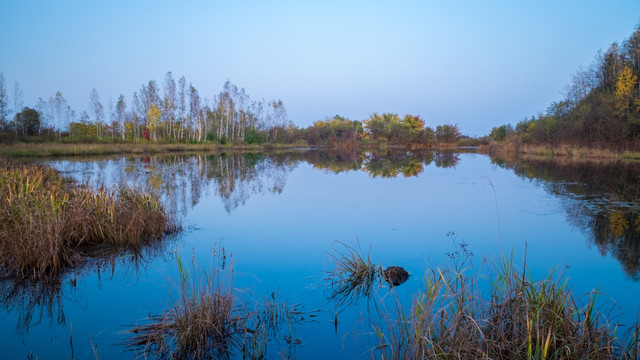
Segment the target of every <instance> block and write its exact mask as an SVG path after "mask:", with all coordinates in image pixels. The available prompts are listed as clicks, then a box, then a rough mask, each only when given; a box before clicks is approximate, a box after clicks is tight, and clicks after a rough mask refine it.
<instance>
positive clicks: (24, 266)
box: [0, 163, 177, 280]
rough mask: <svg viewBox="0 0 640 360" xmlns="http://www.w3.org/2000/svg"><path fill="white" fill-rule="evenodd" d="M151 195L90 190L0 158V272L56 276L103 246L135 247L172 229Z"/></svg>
mask: <svg viewBox="0 0 640 360" xmlns="http://www.w3.org/2000/svg"><path fill="white" fill-rule="evenodd" d="M176 229H177V225H176V224H175V223H174V222H173V221H172V220H171V219H170V218H169V217H168V216H167V214H166V213H165V211H164V208H163V206H162V205H161V204H160V202H159V200H158V198H157V197H155V196H151V195H146V194H142V193H140V192H138V191H137V190H136V189H132V188H129V187H126V186H122V187H119V188H113V189H107V188H98V189H95V190H94V189H90V188H88V187H87V186H84V185H78V184H76V183H74V182H71V181H70V180H69V179H66V178H64V177H62V176H60V175H59V174H58V173H57V172H56V171H54V170H53V169H51V168H48V167H42V166H31V165H29V166H27V165H10V164H6V163H0V274H1V275H2V276H3V277H9V278H16V279H27V278H29V279H34V280H37V279H43V278H48V277H52V276H56V275H58V274H60V273H62V272H64V271H65V270H66V269H68V268H70V267H74V266H77V265H80V264H82V263H83V262H85V261H86V260H87V258H90V257H94V256H100V253H101V252H103V251H104V250H110V251H113V250H114V249H115V250H137V249H140V247H142V246H144V245H145V244H147V243H149V242H151V241H154V240H157V239H160V238H161V237H162V236H163V235H164V234H166V233H169V232H172V231H175V230H176Z"/></svg>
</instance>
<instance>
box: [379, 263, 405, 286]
mask: <svg viewBox="0 0 640 360" xmlns="http://www.w3.org/2000/svg"><path fill="white" fill-rule="evenodd" d="M384 278H385V280H387V282H388V283H389V284H391V285H393V286H398V285H401V284H404V282H405V281H407V279H409V273H408V272H407V270H405V269H403V268H401V267H400V266H389V267H388V268H386V269H385V270H384Z"/></svg>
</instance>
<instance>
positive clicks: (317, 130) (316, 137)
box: [304, 113, 462, 147]
mask: <svg viewBox="0 0 640 360" xmlns="http://www.w3.org/2000/svg"><path fill="white" fill-rule="evenodd" d="M304 136H305V140H306V141H307V142H308V143H309V144H311V145H318V144H320V145H325V146H330V147H336V146H338V147H352V146H356V145H360V144H361V143H362V142H364V143H365V144H366V143H372V144H380V143H384V144H385V145H392V146H393V145H417V146H423V147H430V146H433V145H435V144H445V143H446V144H454V143H457V142H458V141H459V140H460V138H461V137H462V135H461V133H460V129H459V128H458V126H457V125H450V124H446V125H438V126H437V127H436V128H435V130H434V129H433V128H431V127H428V126H425V122H424V120H422V118H421V117H420V116H414V115H405V116H404V117H402V118H401V117H400V116H399V115H398V114H392V113H383V114H377V113H374V114H372V115H371V116H369V118H367V119H366V120H363V121H358V120H349V119H347V118H344V117H342V116H339V115H336V116H334V117H333V118H331V119H326V120H319V121H316V122H315V123H314V124H313V125H312V126H310V127H309V128H307V129H305V131H304Z"/></svg>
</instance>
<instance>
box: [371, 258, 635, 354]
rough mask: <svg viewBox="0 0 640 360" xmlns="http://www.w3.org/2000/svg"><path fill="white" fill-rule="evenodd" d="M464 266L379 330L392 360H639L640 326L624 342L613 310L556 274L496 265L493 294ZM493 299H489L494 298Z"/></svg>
mask: <svg viewBox="0 0 640 360" xmlns="http://www.w3.org/2000/svg"><path fill="white" fill-rule="evenodd" d="M461 269H462V267H461V266H454V267H453V268H444V269H439V268H436V269H433V270H430V271H428V272H427V273H426V274H425V277H424V289H423V290H422V291H421V292H420V293H419V294H418V295H416V296H414V297H413V299H412V302H411V305H410V308H409V309H405V308H403V307H402V306H401V305H400V304H399V302H398V303H397V304H396V308H395V309H393V310H392V311H386V312H383V313H382V314H380V315H381V319H382V320H380V321H379V322H378V323H377V324H376V325H374V330H375V334H376V337H377V343H378V345H377V346H375V347H374V348H373V349H372V355H373V356H376V357H377V356H379V357H381V358H385V359H409V358H410V359H637V358H638V348H639V345H640V343H639V342H638V326H637V325H636V326H634V327H632V328H631V329H630V331H628V332H627V334H626V335H624V336H619V333H618V329H619V325H618V324H613V323H611V322H610V319H611V316H610V315H611V314H610V311H605V310H604V309H602V308H599V307H598V306H597V304H598V303H600V301H599V299H600V296H601V295H600V293H599V292H598V291H597V290H596V291H594V292H592V293H591V294H589V297H588V298H587V300H586V303H585V304H580V303H579V302H578V301H576V299H575V298H574V296H573V295H572V293H571V291H570V289H569V287H568V285H567V282H566V281H565V280H564V279H563V277H562V276H561V275H558V274H556V273H554V272H552V273H551V274H549V275H548V276H547V277H545V278H543V279H542V280H538V281H536V280H534V279H533V278H532V276H531V274H530V272H529V271H528V270H527V269H526V263H525V266H524V269H523V270H517V269H516V267H515V266H514V264H513V256H512V255H511V256H509V257H506V256H503V257H501V258H498V259H497V260H495V261H494V262H492V263H490V264H489V274H490V276H489V279H490V286H489V291H488V293H487V292H482V291H480V290H479V287H478V284H477V278H476V277H474V275H473V274H472V275H469V274H466V273H465V271H464V270H461ZM487 295H488V296H487Z"/></svg>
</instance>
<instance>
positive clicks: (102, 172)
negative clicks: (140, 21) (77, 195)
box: [56, 149, 459, 216]
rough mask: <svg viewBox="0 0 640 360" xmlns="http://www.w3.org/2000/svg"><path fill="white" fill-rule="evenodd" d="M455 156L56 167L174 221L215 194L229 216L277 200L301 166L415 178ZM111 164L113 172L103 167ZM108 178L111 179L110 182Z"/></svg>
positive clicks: (185, 159)
mask: <svg viewBox="0 0 640 360" xmlns="http://www.w3.org/2000/svg"><path fill="white" fill-rule="evenodd" d="M458 161H459V156H458V153H456V152H433V151H406V150H389V151H384V152H371V151H369V152H364V151H361V150H353V149H352V150H348V151H298V152H269V153H239V152H233V153H223V154H192V155H169V156H167V155H159V156H147V157H129V158H122V159H110V160H104V159H100V160H97V161H96V162H97V165H96V164H95V163H94V162H86V159H84V160H83V161H74V162H70V161H67V162H64V163H60V164H57V165H56V167H57V168H58V169H61V170H63V171H65V172H70V173H76V174H78V173H80V174H83V175H82V179H79V180H81V181H88V179H90V178H93V179H95V180H93V182H94V185H99V184H100V183H103V182H104V183H107V184H109V183H114V184H118V183H128V184H130V185H133V186H135V187H138V188H141V189H142V190H144V191H147V192H154V193H156V194H158V195H160V196H161V198H162V199H163V202H164V204H165V206H166V208H167V210H168V211H169V212H170V213H171V214H173V215H182V216H186V214H187V212H188V211H189V209H190V208H192V207H194V206H196V205H197V204H198V203H199V202H200V200H201V198H202V196H204V195H205V194H212V193H213V194H215V195H216V196H217V197H219V198H220V199H221V200H222V203H223V206H224V209H225V210H226V211H227V212H228V213H231V212H232V211H233V210H235V209H237V208H238V207H239V206H242V205H244V204H245V203H246V201H247V200H248V199H249V198H250V197H251V196H252V195H256V194H265V193H273V194H279V193H281V192H282V191H283V189H284V187H285V186H286V184H287V178H288V175H289V173H290V172H291V171H292V170H293V169H294V168H296V167H297V166H298V164H300V163H301V162H305V163H308V164H310V165H312V166H313V167H314V168H316V169H321V170H327V171H330V172H332V173H335V174H338V173H343V172H349V171H364V172H366V173H368V174H369V175H371V176H372V177H383V178H394V177H415V176H418V175H420V174H422V173H423V172H424V169H425V167H427V166H429V165H431V164H433V165H435V166H437V167H452V166H455V165H456V164H457V163H458ZM107 162H112V165H113V166H107V165H105V163H107ZM109 174H110V176H111V177H109Z"/></svg>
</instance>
